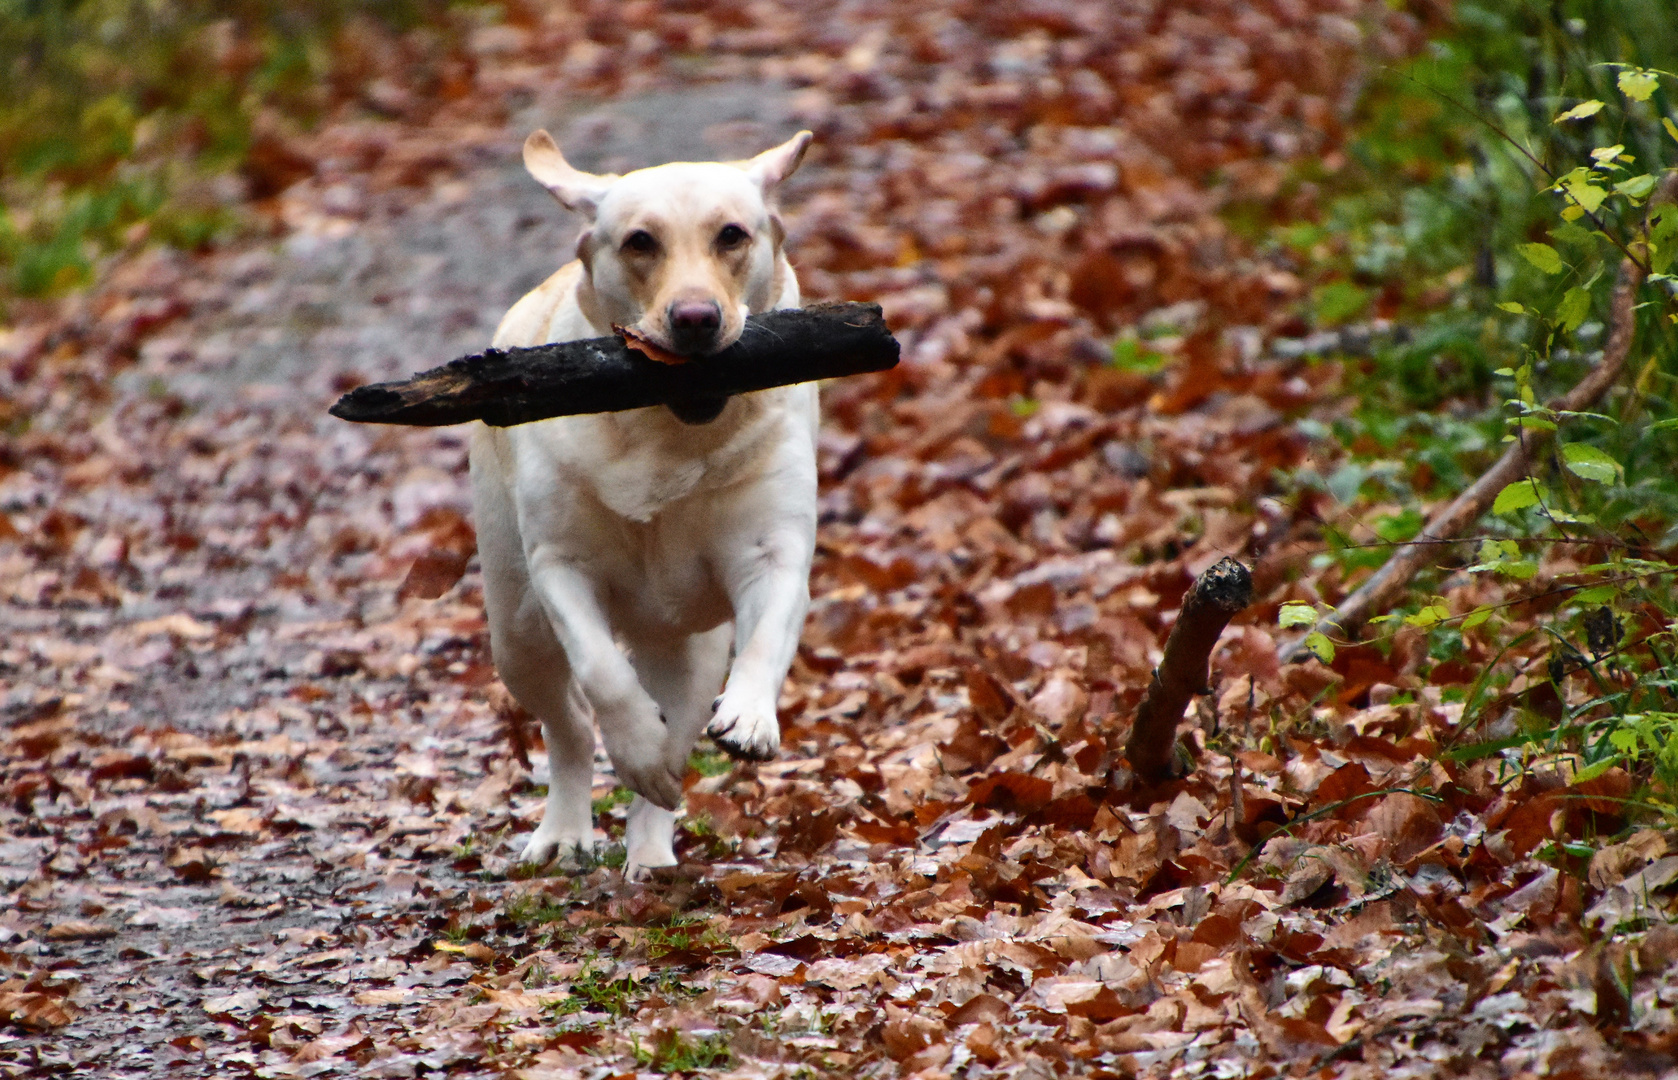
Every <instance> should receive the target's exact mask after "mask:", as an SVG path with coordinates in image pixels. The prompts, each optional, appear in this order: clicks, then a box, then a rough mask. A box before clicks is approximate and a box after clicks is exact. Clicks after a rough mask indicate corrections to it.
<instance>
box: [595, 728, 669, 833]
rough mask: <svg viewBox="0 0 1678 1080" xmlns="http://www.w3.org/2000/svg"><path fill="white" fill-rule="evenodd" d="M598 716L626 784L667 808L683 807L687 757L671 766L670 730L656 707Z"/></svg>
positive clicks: (608, 748)
mask: <svg viewBox="0 0 1678 1080" xmlns="http://www.w3.org/2000/svg"><path fill="white" fill-rule="evenodd" d="M648 704H649V705H650V704H651V702H650V701H649V702H648ZM595 716H596V718H597V720H598V722H599V724H600V738H601V741H603V742H604V743H605V744H606V754H607V756H608V757H610V758H611V759H612V769H613V771H615V772H616V773H617V774H618V779H619V780H620V781H622V782H623V785H624V786H625V787H627V788H628V789H629V790H631V791H633V792H635V794H637V795H640V796H642V797H643V798H645V799H646V800H647V801H648V802H651V803H653V804H654V805H656V806H662V807H663V808H664V809H666V810H674V809H676V807H678V806H680V805H681V802H682V776H683V774H684V773H685V772H686V771H687V761H686V759H685V758H684V759H683V760H682V762H681V763H680V767H679V768H672V764H671V763H670V762H668V761H666V760H665V756H666V755H665V749H666V748H665V743H666V742H667V741H668V739H667V735H668V732H667V729H666V726H665V723H664V718H663V717H662V716H660V715H659V712H658V710H657V708H656V707H654V708H651V709H649V710H647V711H646V712H645V714H644V715H643V714H637V713H636V712H635V711H633V710H624V711H623V712H622V713H620V714H611V713H604V712H597V713H596V714H595Z"/></svg>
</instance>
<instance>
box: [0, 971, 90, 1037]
mask: <svg viewBox="0 0 1678 1080" xmlns="http://www.w3.org/2000/svg"><path fill="white" fill-rule="evenodd" d="M17 982H18V980H13V982H11V983H7V984H5V985H6V986H11V985H15V984H16V983H17ZM75 1018H76V1010H75V1007H74V1006H72V1005H71V1004H70V1003H69V1002H67V1001H65V1000H64V998H63V997H61V996H60V995H57V994H44V993H39V992H36V991H27V990H25V991H18V990H8V989H4V988H0V1020H5V1021H8V1022H10V1023H13V1024H16V1025H18V1026H19V1027H26V1028H34V1029H36V1030H45V1029H47V1028H55V1027H63V1026H64V1025H65V1024H68V1023H69V1022H70V1021H71V1020H74V1019H75Z"/></svg>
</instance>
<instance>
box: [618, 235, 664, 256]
mask: <svg viewBox="0 0 1678 1080" xmlns="http://www.w3.org/2000/svg"><path fill="white" fill-rule="evenodd" d="M623 249H624V250H625V251H633V252H635V254H637V255H651V254H652V253H653V252H655V251H657V250H658V241H657V240H655V239H653V234H652V233H650V232H648V231H647V230H645V229H636V230H635V231H634V232H632V233H630V234H629V235H628V236H626V237H624V238H623Z"/></svg>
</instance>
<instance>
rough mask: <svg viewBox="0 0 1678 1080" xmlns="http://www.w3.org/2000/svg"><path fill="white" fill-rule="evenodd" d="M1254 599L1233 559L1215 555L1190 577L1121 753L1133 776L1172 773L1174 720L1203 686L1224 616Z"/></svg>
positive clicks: (1158, 777) (1155, 777)
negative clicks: (1216, 559)
mask: <svg viewBox="0 0 1678 1080" xmlns="http://www.w3.org/2000/svg"><path fill="white" fill-rule="evenodd" d="M1252 602H1253V576H1252V574H1251V573H1249V572H1248V570H1247V568H1246V567H1245V566H1242V565H1241V564H1240V563H1238V562H1236V561H1235V560H1234V559H1220V560H1218V562H1216V563H1215V564H1213V565H1212V566H1211V567H1209V568H1208V569H1207V570H1206V572H1205V573H1203V574H1201V575H1200V577H1198V578H1196V579H1195V583H1194V585H1193V586H1192V587H1191V588H1190V589H1189V592H1188V595H1187V596H1185V597H1183V607H1182V610H1181V611H1180V612H1179V613H1178V615H1177V623H1176V625H1175V626H1173V627H1172V628H1171V636H1170V637H1168V638H1167V639H1166V641H1165V655H1164V656H1163V657H1162V658H1161V659H1160V662H1159V667H1157V668H1155V669H1154V677H1153V679H1152V680H1151V681H1150V682H1149V683H1148V692H1147V693H1146V694H1145V695H1144V696H1143V698H1142V704H1141V705H1139V706H1138V707H1137V709H1136V723H1135V725H1134V726H1133V727H1132V728H1131V731H1130V741H1129V742H1128V743H1126V744H1125V757H1126V758H1127V759H1129V761H1130V767H1131V769H1132V771H1134V772H1135V773H1136V776H1137V779H1139V780H1142V781H1145V782H1147V783H1156V784H1157V783H1159V782H1160V781H1162V780H1168V779H1170V777H1171V757H1172V753H1173V751H1175V749H1176V747H1177V722H1178V721H1179V720H1181V719H1182V718H1183V711H1184V710H1185V709H1187V708H1188V704H1189V701H1190V700H1191V699H1193V697H1194V696H1195V695H1196V694H1202V693H1205V692H1206V677H1207V673H1208V671H1209V665H1210V662H1211V658H1212V649H1213V648H1214V647H1215V646H1216V645H1217V644H1218V635H1219V634H1222V633H1223V632H1224V627H1226V626H1228V625H1229V620H1230V619H1232V618H1234V617H1235V615H1236V613H1237V612H1239V611H1240V610H1241V609H1242V608H1245V607H1246V606H1247V605H1248V604H1250V603H1252Z"/></svg>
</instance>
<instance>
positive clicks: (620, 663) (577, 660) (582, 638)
mask: <svg viewBox="0 0 1678 1080" xmlns="http://www.w3.org/2000/svg"><path fill="white" fill-rule="evenodd" d="M528 559H529V566H530V581H531V584H532V586H533V587H534V588H535V590H536V594H537V596H538V597H540V598H541V601H542V607H543V609H544V610H545V611H546V612H547V616H548V620H549V622H551V623H552V624H553V629H554V636H555V637H556V638H558V639H559V644H560V647H561V648H563V649H564V650H565V656H566V659H567V660H569V661H570V663H571V673H572V677H573V678H574V679H575V680H576V682H577V686H578V687H579V688H580V689H581V690H582V692H583V696H584V697H585V698H587V699H588V702H589V704H590V705H591V706H593V708H594V717H595V721H596V723H598V724H599V725H600V738H601V741H603V742H604V743H605V744H606V753H607V754H608V755H610V756H611V759H612V766H613V768H614V769H616V770H617V774H618V779H619V780H621V781H623V783H624V784H625V786H627V787H628V788H629V789H630V790H631V791H634V792H636V793H637V794H639V795H643V796H645V797H646V798H647V799H648V800H650V801H652V802H653V803H655V804H657V805H659V806H662V807H664V808H665V809H666V810H674V809H675V808H676V807H677V805H678V804H680V803H681V801H682V773H681V772H680V771H677V770H673V769H672V768H671V766H670V762H669V760H668V759H669V755H668V754H666V752H665V740H666V731H665V724H664V717H663V716H662V715H661V714H660V713H659V709H658V705H657V704H655V703H654V701H653V699H652V698H651V697H650V696H649V695H648V694H647V692H646V691H645V690H644V689H642V688H641V683H640V680H638V679H637V678H636V676H635V669H634V667H632V666H631V665H630V662H629V658H628V657H626V656H624V654H623V651H622V650H621V649H619V648H618V645H617V642H615V641H613V640H612V628H611V624H610V623H609V622H608V620H607V618H606V612H605V610H604V609H603V608H602V607H601V602H600V597H599V595H598V590H597V588H596V586H595V583H594V581H593V580H592V579H591V578H590V577H589V576H588V575H587V574H585V573H582V572H581V571H579V570H578V569H577V568H576V567H575V566H573V565H571V564H569V563H567V562H566V561H565V560H564V559H562V558H561V557H560V556H559V555H557V554H556V553H555V552H553V551H552V550H550V549H547V548H545V547H542V546H538V547H536V548H535V549H534V550H533V551H531V552H530V553H529V555H528Z"/></svg>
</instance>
